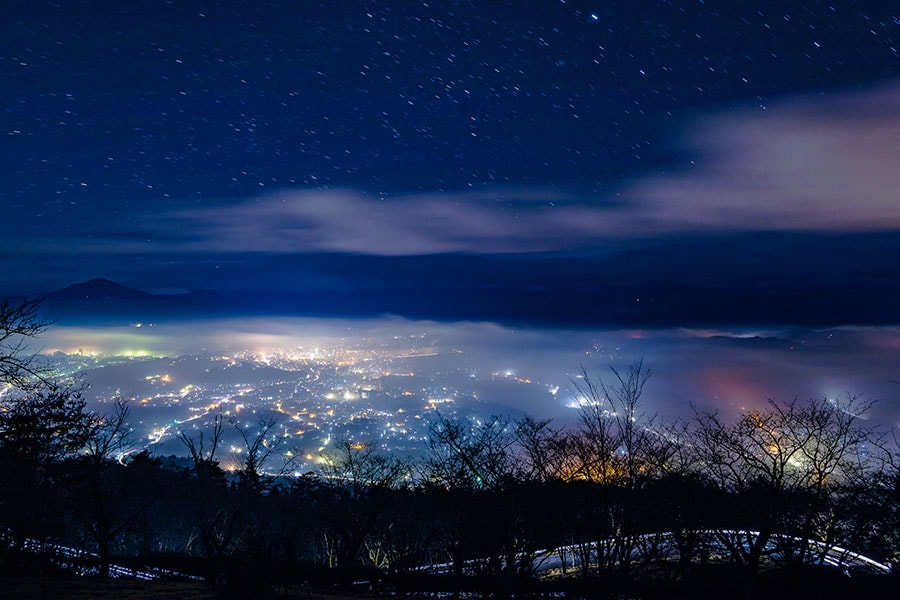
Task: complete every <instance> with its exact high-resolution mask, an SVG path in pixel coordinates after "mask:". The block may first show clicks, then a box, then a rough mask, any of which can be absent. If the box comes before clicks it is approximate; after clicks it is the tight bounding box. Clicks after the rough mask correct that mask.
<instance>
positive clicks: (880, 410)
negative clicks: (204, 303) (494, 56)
mask: <svg viewBox="0 0 900 600" xmlns="http://www.w3.org/2000/svg"><path fill="white" fill-rule="evenodd" d="M38 342H39V343H40V345H41V347H42V353H43V354H46V355H50V358H51V360H52V361H54V363H55V364H56V365H57V366H58V368H59V369H60V370H61V371H62V372H66V373H67V374H69V375H74V374H80V375H81V376H83V377H84V380H85V381H86V382H87V383H88V384H89V385H90V386H91V387H90V390H89V393H88V397H89V399H90V401H91V406H92V408H94V409H95V410H98V411H100V412H103V411H104V410H109V407H110V403H111V402H112V400H113V399H114V398H121V399H126V400H128V401H129V403H130V405H131V407H132V415H133V421H134V423H133V427H134V428H135V431H136V433H137V434H138V438H140V440H143V441H142V442H141V443H142V444H149V445H152V446H155V447H154V451H155V452H156V453H162V454H166V453H173V454H183V453H184V451H185V449H184V448H183V447H182V446H181V445H180V444H178V443H177V441H176V440H175V439H174V436H175V434H177V432H178V431H181V430H183V429H186V428H199V429H201V430H202V429H203V428H204V427H208V426H209V424H210V420H211V418H212V416H213V415H215V414H224V415H226V417H228V418H229V419H231V420H233V421H234V422H237V423H241V422H244V423H252V421H253V420H254V419H256V418H258V415H262V414H269V413H281V414H279V415H278V417H279V425H280V427H281V428H282V431H284V432H285V433H286V434H288V435H291V436H293V437H294V438H295V439H294V440H292V442H293V443H294V445H295V446H296V447H298V448H303V449H304V451H306V452H313V453H315V451H316V450H323V449H326V448H327V447H328V445H329V444H330V443H333V442H337V441H351V442H352V441H356V442H361V443H370V442H374V441H377V442H379V443H380V444H381V446H382V447H383V448H384V449H385V450H392V451H400V452H411V453H417V452H420V451H422V450H424V445H423V443H422V439H424V437H423V436H424V432H425V431H426V430H427V425H428V423H429V419H430V415H431V414H434V412H435V411H437V412H439V413H441V414H444V415H448V416H451V415H452V416H458V417H462V418H467V419H484V418H488V417H490V416H492V415H504V416H509V417H511V418H513V419H516V418H521V417H523V416H525V415H530V416H533V417H536V418H541V419H544V418H549V419H553V420H554V422H555V423H557V424H559V425H565V424H571V423H573V422H574V421H576V420H577V419H578V414H579V411H578V402H579V397H578V394H577V391H576V384H577V382H578V381H579V377H580V375H581V371H582V369H584V370H585V371H586V372H587V373H588V374H589V375H591V376H594V377H600V378H606V379H609V378H611V377H612V376H613V374H612V372H611V371H610V367H613V368H617V369H619V370H622V369H624V368H627V366H628V365H629V364H630V363H632V362H633V361H636V360H641V359H643V361H644V363H645V364H646V365H647V366H649V367H650V369H651V370H652V373H653V375H652V378H651V380H650V383H649V384H648V386H647V388H646V390H645V397H644V400H645V402H646V404H645V406H646V409H647V411H648V413H657V414H658V415H659V416H660V417H661V418H663V419H668V420H671V419H679V418H690V417H691V416H692V415H693V411H694V410H695V409H696V410H700V411H708V410H718V411H721V412H722V413H723V414H724V415H728V416H732V415H735V414H737V413H738V412H739V411H740V410H742V409H748V408H754V407H761V406H763V405H764V404H765V403H766V402H767V400H768V399H770V398H774V399H779V400H789V399H791V398H795V397H796V398H800V399H803V400H805V399H809V398H823V397H824V398H831V399H834V398H839V397H841V396H846V395H848V394H852V395H861V396H863V397H865V398H867V399H870V400H875V401H876V405H875V407H874V409H873V410H872V411H871V412H870V413H869V414H868V415H866V418H868V419H871V420H873V421H877V422H879V423H882V424H884V425H887V426H891V425H894V424H897V423H898V422H900V410H898V405H900V403H898V402H897V401H896V398H897V394H898V393H900V385H898V384H897V383H896V380H897V379H900V366H898V364H897V359H896V350H897V348H898V347H900V331H898V330H897V329H896V328H884V327H882V328H877V329H875V328H849V327H848V328H836V329H828V330H809V329H780V330H774V329H771V330H746V329H741V330H732V331H729V330H724V329H723V330H690V329H669V330H628V331H625V330H605V331H603V330H594V331H587V330H574V329H572V330H552V329H515V328H510V327H505V326H500V325H497V324H492V323H484V322H460V323H437V322H431V321H411V320H406V319H401V318H382V319H369V320H337V319H335V320H325V319H304V318H245V319H223V320H210V321H202V320H200V321H192V322H190V323H189V325H188V324H186V323H183V322H168V323H166V322H162V323H157V324H154V323H132V324H130V325H127V326H74V325H57V326H52V327H50V328H49V329H48V330H47V331H46V332H45V333H44V334H43V335H42V336H41V338H40V339H39V341H38ZM242 411H243V412H242ZM329 411H331V414H328V413H329ZM317 413H318V416H316V415H317ZM309 414H312V415H313V418H307V417H306V416H305V415H309ZM254 415H257V416H254ZM325 415H327V416H325ZM298 421H300V422H301V424H303V423H305V425H307V426H309V427H307V428H304V427H299V428H298V427H294V425H296V423H297V422H298ZM304 429H306V430H304ZM301 431H302V434H301V435H297V434H298V433H300V432H301Z"/></svg>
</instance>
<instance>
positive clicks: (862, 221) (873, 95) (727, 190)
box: [623, 84, 900, 231]
mask: <svg viewBox="0 0 900 600" xmlns="http://www.w3.org/2000/svg"><path fill="white" fill-rule="evenodd" d="M898 140H900V84H895V85H893V86H890V87H886V88H883V89H878V90H874V91H869V92H867V93H859V94H852V95H851V94H847V95H842V96H837V97H834V96H832V97H812V96H804V97H799V98H796V99H793V100H789V101H784V102H783V103H781V104H777V105H774V106H771V107H770V108H769V110H767V111H762V110H760V109H759V108H757V109H753V110H745V111H740V112H737V113H726V114H724V115H717V116H714V117H712V118H711V119H710V120H708V121H703V122H698V123H697V124H696V126H695V128H694V130H693V133H692V134H691V136H690V142H692V145H693V147H694V148H695V150H696V151H697V152H698V153H699V155H700V158H699V159H698V166H697V168H696V170H694V171H690V172H688V173H684V174H678V175H668V176H660V177H654V178H648V179H645V180H642V181H638V182H636V183H635V184H634V185H633V186H632V187H631V188H630V189H629V190H627V191H626V192H625V196H626V198H628V199H629V200H631V201H633V202H634V204H633V205H632V206H638V207H641V208H640V209H638V210H636V211H629V212H631V217H630V218H632V219H634V220H635V223H636V224H637V223H641V222H642V223H643V224H644V225H645V226H646V227H648V228H650V229H674V230H679V229H682V230H696V229H708V230H723V229H724V230H761V231H772V230H813V231H815V230H818V231H867V230H878V229H881V230H884V229H896V228H898V227H900V202H898V200H897V190H898V189H900V143H898ZM623 216H624V217H625V218H629V217H628V215H623Z"/></svg>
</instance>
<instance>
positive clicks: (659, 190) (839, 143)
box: [150, 84, 900, 256]
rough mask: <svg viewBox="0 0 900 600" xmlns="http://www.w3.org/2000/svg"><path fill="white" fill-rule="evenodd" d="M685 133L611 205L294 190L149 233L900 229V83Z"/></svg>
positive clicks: (375, 247)
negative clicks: (672, 167)
mask: <svg viewBox="0 0 900 600" xmlns="http://www.w3.org/2000/svg"><path fill="white" fill-rule="evenodd" d="M687 131H688V134H687V137H686V139H685V140H684V144H685V146H686V150H687V151H688V152H690V153H692V154H694V155H695V156H696V158H695V161H694V162H695V163H696V166H695V167H694V168H692V169H690V170H686V171H683V172H676V173H670V174H663V175H657V176H653V177H646V178H643V179H638V180H635V181H633V182H631V183H630V184H629V185H627V186H626V187H625V188H624V189H622V190H620V191H619V193H618V195H617V197H616V198H614V199H612V200H614V202H610V200H611V199H608V198H600V199H596V198H593V199H585V198H579V197H575V196H572V195H567V194H564V193H559V192H547V191H540V190H487V191H479V192H471V193H427V194H419V195H409V196H403V197H390V198H376V197H371V196H367V195H364V194H361V193H357V192H353V191H348V190H336V191H321V190H319V191H295V192H286V193H282V194H278V195H273V196H267V197H263V198H258V199H255V200H251V201H246V202H242V203H239V204H234V205H230V206H227V207H216V208H207V209H200V210H192V211H182V212H178V213H171V214H169V215H166V217H165V218H164V219H162V220H159V221H155V222H152V223H151V224H150V226H151V227H152V228H154V230H153V231H151V234H153V235H154V236H156V235H164V234H166V233H171V232H172V231H175V230H182V231H191V232H193V233H194V234H195V237H194V238H193V239H185V240H182V241H181V242H177V243H180V244H181V246H182V248H183V249H185V250H194V251H248V252H265V253H298V252H318V251H335V252H351V253H361V254H378V255H389V256H390V255H418V254H434V253H444V252H457V253H508V252H511V253H515V252H536V251H537V252H540V251H555V250H565V249H571V248H573V247H580V246H594V245H597V244H598V243H599V244H602V242H603V240H607V239H623V238H641V237H649V236H654V235H659V234H669V233H692V232H703V233H707V232H728V231H822V232H859V231H870V230H892V229H900V199H898V197H897V190H898V189H900V144H898V143H897V140H900V84H894V85H891V86H887V87H883V88H880V89H876V90H870V91H867V92H860V93H856V94H843V95H835V96H829V97H820V96H815V97H811V96H803V97H797V98H794V99H791V100H787V101H784V102H782V103H780V104H777V105H773V106H771V107H768V108H767V109H766V110H763V109H762V107H754V108H752V109H750V108H745V109H740V110H732V111H729V112H724V113H719V114H715V115H711V116H707V117H700V118H697V119H696V120H695V121H693V123H692V125H691V126H689V127H688V130H687Z"/></svg>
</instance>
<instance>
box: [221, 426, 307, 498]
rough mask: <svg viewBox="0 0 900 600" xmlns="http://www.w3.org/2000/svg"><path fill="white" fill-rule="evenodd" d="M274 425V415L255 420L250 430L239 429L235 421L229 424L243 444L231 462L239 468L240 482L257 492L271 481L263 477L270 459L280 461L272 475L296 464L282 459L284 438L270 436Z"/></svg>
mask: <svg viewBox="0 0 900 600" xmlns="http://www.w3.org/2000/svg"><path fill="white" fill-rule="evenodd" d="M277 424H278V415H277V414H276V413H265V414H262V415H260V416H259V418H258V419H257V420H256V427H252V428H250V427H246V426H241V424H240V423H237V422H234V423H232V426H233V427H234V429H235V431H237V432H238V434H239V435H240V436H241V440H242V441H243V443H244V447H243V449H242V452H241V453H240V454H239V455H237V456H235V457H234V462H235V463H236V464H238V465H239V468H238V475H239V477H240V481H241V483H242V484H243V485H247V486H249V487H250V488H252V489H253V490H255V491H257V492H260V491H262V490H263V489H265V488H267V487H269V485H270V484H271V482H272V480H271V479H268V480H267V479H266V478H264V477H263V469H264V467H265V466H266V465H268V464H269V463H270V462H271V460H272V459H273V458H274V457H276V456H277V457H279V458H280V459H281V464H280V465H278V466H277V468H276V469H275V471H274V472H273V474H274V475H276V476H279V475H285V474H286V473H289V472H290V470H291V468H292V466H293V465H294V464H295V463H296V458H295V457H294V456H286V455H285V454H284V453H283V452H282V449H283V447H284V442H285V439H286V438H284V437H282V436H277V435H273V430H274V429H275V426H276V425H277Z"/></svg>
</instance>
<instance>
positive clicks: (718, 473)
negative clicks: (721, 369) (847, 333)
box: [695, 396, 880, 578]
mask: <svg viewBox="0 0 900 600" xmlns="http://www.w3.org/2000/svg"><path fill="white" fill-rule="evenodd" d="M870 406H871V403H869V402H865V401H862V400H861V399H860V398H859V397H855V396H850V397H848V398H846V399H844V400H832V401H828V400H825V399H821V400H810V401H807V402H800V401H798V400H796V399H795V400H793V401H790V402H777V401H775V400H770V401H769V405H768V407H767V408H766V409H764V410H752V411H748V412H745V413H742V414H741V415H740V416H739V417H738V418H737V420H736V421H735V422H734V423H726V422H723V421H722V420H721V419H720V417H719V415H718V414H716V413H705V414H699V415H698V416H697V429H696V436H695V440H696V446H695V447H696V450H697V452H698V457H699V459H700V463H701V465H702V471H703V473H704V474H705V475H706V476H707V477H709V479H710V480H711V481H712V482H714V483H715V484H716V485H717V486H718V487H719V489H721V490H723V491H724V492H726V493H727V494H729V495H730V497H731V498H733V499H734V501H732V502H730V503H729V507H728V509H727V510H725V511H723V514H722V515H721V517H720V520H721V521H724V520H728V519H730V520H731V522H720V523H719V524H718V525H717V526H716V527H721V529H720V530H719V533H718V537H719V539H720V542H721V543H722V544H724V545H725V546H726V547H727V548H728V549H729V550H730V552H731V554H732V557H733V560H735V562H737V563H739V564H742V565H744V566H745V567H746V568H747V573H748V575H749V576H751V578H752V577H753V576H755V573H756V572H757V571H758V569H759V567H760V562H761V559H762V558H763V557H764V556H766V555H767V554H768V550H767V548H770V547H771V546H770V545H771V544H778V545H779V546H780V552H779V556H781V557H783V560H797V561H805V562H809V561H810V559H811V558H813V559H815V558H816V557H810V556H809V553H810V552H812V550H811V549H810V548H809V546H808V544H806V543H805V541H804V540H806V539H815V540H816V541H818V542H821V543H823V546H822V548H823V549H824V550H823V551H822V552H821V553H820V554H821V555H820V556H818V558H819V559H822V558H823V557H824V552H825V551H827V550H828V549H830V548H831V547H833V546H834V545H836V544H838V543H839V542H841V541H842V535H845V534H846V531H845V530H846V523H847V517H848V511H849V509H850V508H851V507H852V505H853V504H855V503H856V501H857V499H858V496H857V494H859V493H861V491H862V490H863V489H864V487H865V486H864V485H863V483H864V481H865V479H866V478H867V477H868V475H869V474H870V473H871V472H872V469H873V468H875V467H876V466H877V465H875V464H874V463H873V462H871V461H869V460H868V458H867V450H866V446H867V445H870V446H871V447H872V448H873V449H874V448H875V447H877V446H878V445H880V440H879V437H878V434H877V432H876V431H875V430H874V429H872V428H869V427H861V426H859V424H858V419H859V417H860V416H861V415H863V414H864V413H865V412H866V411H867V410H868V409H869V408H870ZM751 531H752V533H751ZM842 531H843V532H844V533H842ZM843 539H846V538H843Z"/></svg>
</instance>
